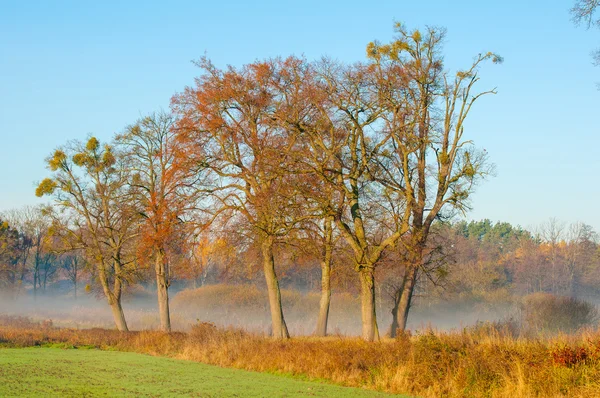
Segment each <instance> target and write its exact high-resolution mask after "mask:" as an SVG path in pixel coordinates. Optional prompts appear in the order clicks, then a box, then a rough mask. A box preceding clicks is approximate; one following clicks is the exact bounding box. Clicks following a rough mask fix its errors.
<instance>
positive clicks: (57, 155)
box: [48, 149, 67, 171]
mask: <svg viewBox="0 0 600 398" xmlns="http://www.w3.org/2000/svg"><path fill="white" fill-rule="evenodd" d="M66 159H67V155H65V153H64V152H63V151H61V150H60V149H57V150H56V151H54V155H52V157H51V158H50V159H48V166H49V167H50V170H52V171H56V170H58V169H59V168H61V167H62V166H63V165H64V162H65V160H66Z"/></svg>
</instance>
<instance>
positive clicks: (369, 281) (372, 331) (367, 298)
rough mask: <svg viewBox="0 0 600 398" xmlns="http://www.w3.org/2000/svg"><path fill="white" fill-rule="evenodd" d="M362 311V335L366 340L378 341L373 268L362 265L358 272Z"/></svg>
mask: <svg viewBox="0 0 600 398" xmlns="http://www.w3.org/2000/svg"><path fill="white" fill-rule="evenodd" d="M359 277H360V290H361V293H360V298H361V312H362V337H363V339H364V340H366V341H379V329H378V328H377V315H376V311H375V269H374V268H372V267H364V268H362V269H361V270H360V272H359Z"/></svg>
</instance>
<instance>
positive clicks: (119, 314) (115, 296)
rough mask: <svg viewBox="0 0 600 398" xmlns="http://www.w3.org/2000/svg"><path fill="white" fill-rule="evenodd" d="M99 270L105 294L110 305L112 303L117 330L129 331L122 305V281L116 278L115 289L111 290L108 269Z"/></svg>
mask: <svg viewBox="0 0 600 398" xmlns="http://www.w3.org/2000/svg"><path fill="white" fill-rule="evenodd" d="M98 271H99V272H98V279H100V284H101V285H102V289H103V290H104V295H105V296H106V299H107V300H108V305H110V309H111V310H112V313H113V318H114V320H115V325H116V327H117V330H119V331H121V332H127V331H128V330H129V328H128V327H127V322H126V321H125V314H124V313H123V307H122V306H121V281H120V280H118V279H116V280H115V281H114V291H111V290H110V286H109V285H108V278H107V275H106V270H105V269H99V270H98ZM115 278H116V276H115Z"/></svg>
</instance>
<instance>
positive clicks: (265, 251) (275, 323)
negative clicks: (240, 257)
mask: <svg viewBox="0 0 600 398" xmlns="http://www.w3.org/2000/svg"><path fill="white" fill-rule="evenodd" d="M262 256H263V268H264V272H265V279H266V281H267V290H268V293H269V306H270V308H271V324H272V329H273V337H274V338H276V339H287V338H289V337H290V334H289V333H288V329H287V325H286V324H285V319H284V318H283V308H282V306H281V292H280V291H279V282H278V281H277V275H276V274H275V260H274V258H273V238H271V237H268V238H266V239H265V241H264V242H263V244H262Z"/></svg>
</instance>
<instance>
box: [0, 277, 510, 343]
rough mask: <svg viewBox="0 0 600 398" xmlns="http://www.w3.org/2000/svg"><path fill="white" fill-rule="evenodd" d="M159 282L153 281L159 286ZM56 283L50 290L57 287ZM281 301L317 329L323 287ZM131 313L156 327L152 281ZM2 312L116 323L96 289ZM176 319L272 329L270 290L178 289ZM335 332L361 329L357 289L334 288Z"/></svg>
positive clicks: (424, 310)
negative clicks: (76, 295) (337, 291)
mask: <svg viewBox="0 0 600 398" xmlns="http://www.w3.org/2000/svg"><path fill="white" fill-rule="evenodd" d="M154 289H155V287H154ZM51 290H52V289H51ZM282 302H283V309H284V314H285V317H286V322H287V324H288V328H289V329H290V333H292V334H293V335H297V336H308V335H312V334H313V333H314V329H315V325H316V322H317V313H318V307H319V294H318V293H317V292H312V293H311V292H308V293H301V292H299V291H297V290H288V289H283V290H282ZM391 306H392V303H391V300H389V299H387V300H382V301H381V302H380V303H379V304H378V311H379V312H378V314H377V316H378V322H379V324H380V325H381V326H380V328H381V329H382V331H383V332H384V333H386V332H387V331H386V329H387V328H389V325H390V322H391V313H390V308H391ZM123 307H124V312H125V316H126V317H127V321H128V323H129V325H130V327H131V329H132V330H157V329H159V328H160V319H159V317H158V313H157V299H156V293H154V292H153V287H152V286H148V287H144V288H142V287H137V288H136V289H134V291H133V292H129V293H128V294H127V295H126V296H125V297H124V298H123ZM515 310H516V307H515V306H511V305H509V304H506V305H499V306H491V305H489V304H488V305H486V304H482V303H479V304H476V303H471V304H469V303H450V302H442V303H436V304H435V305H434V304H429V305H427V304H424V305H421V306H416V307H415V308H414V309H413V312H412V313H411V318H410V321H409V323H408V328H409V329H411V330H426V329H435V330H440V331H449V330H452V329H454V330H460V329H462V328H464V327H469V326H473V325H475V324H476V323H477V322H484V321H498V320H502V319H504V318H506V317H507V316H510V315H514V313H515V312H514V311H515ZM0 314H4V315H15V316H25V317H29V318H31V319H32V320H35V321H49V320H51V321H52V323H53V325H54V326H57V327H69V328H80V329H84V328H108V329H112V328H114V320H113V317H112V313H111V311H110V307H109V306H108V304H107V303H106V300H105V299H103V298H101V297H95V296H94V295H93V294H89V293H87V294H86V293H85V292H79V294H78V297H77V299H74V298H73V293H72V291H71V292H68V293H67V294H64V293H61V292H60V291H53V294H47V295H43V294H39V296H38V297H37V298H34V297H33V295H32V292H28V291H27V292H22V293H21V294H19V295H18V296H17V297H15V296H14V295H6V294H5V295H2V298H1V300H0ZM171 322H172V327H173V330H174V331H189V330H190V328H191V327H192V326H193V325H195V324H197V323H198V322H211V323H214V324H215V325H217V326H219V327H234V328H241V329H244V330H248V331H252V332H256V333H260V334H269V333H270V322H271V319H270V315H269V307H268V301H267V293H266V291H264V290H262V291H261V290H260V289H259V288H257V287H255V286H252V285H224V284H220V285H208V286H204V287H201V288H198V289H185V290H180V291H178V292H175V293H174V294H173V297H172V299H171ZM329 327H330V334H332V335H345V336H360V332H361V325H360V300H359V297H358V296H357V295H356V294H355V295H352V294H349V293H343V294H336V293H334V294H333V295H332V300H331V312H330V321H329Z"/></svg>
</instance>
